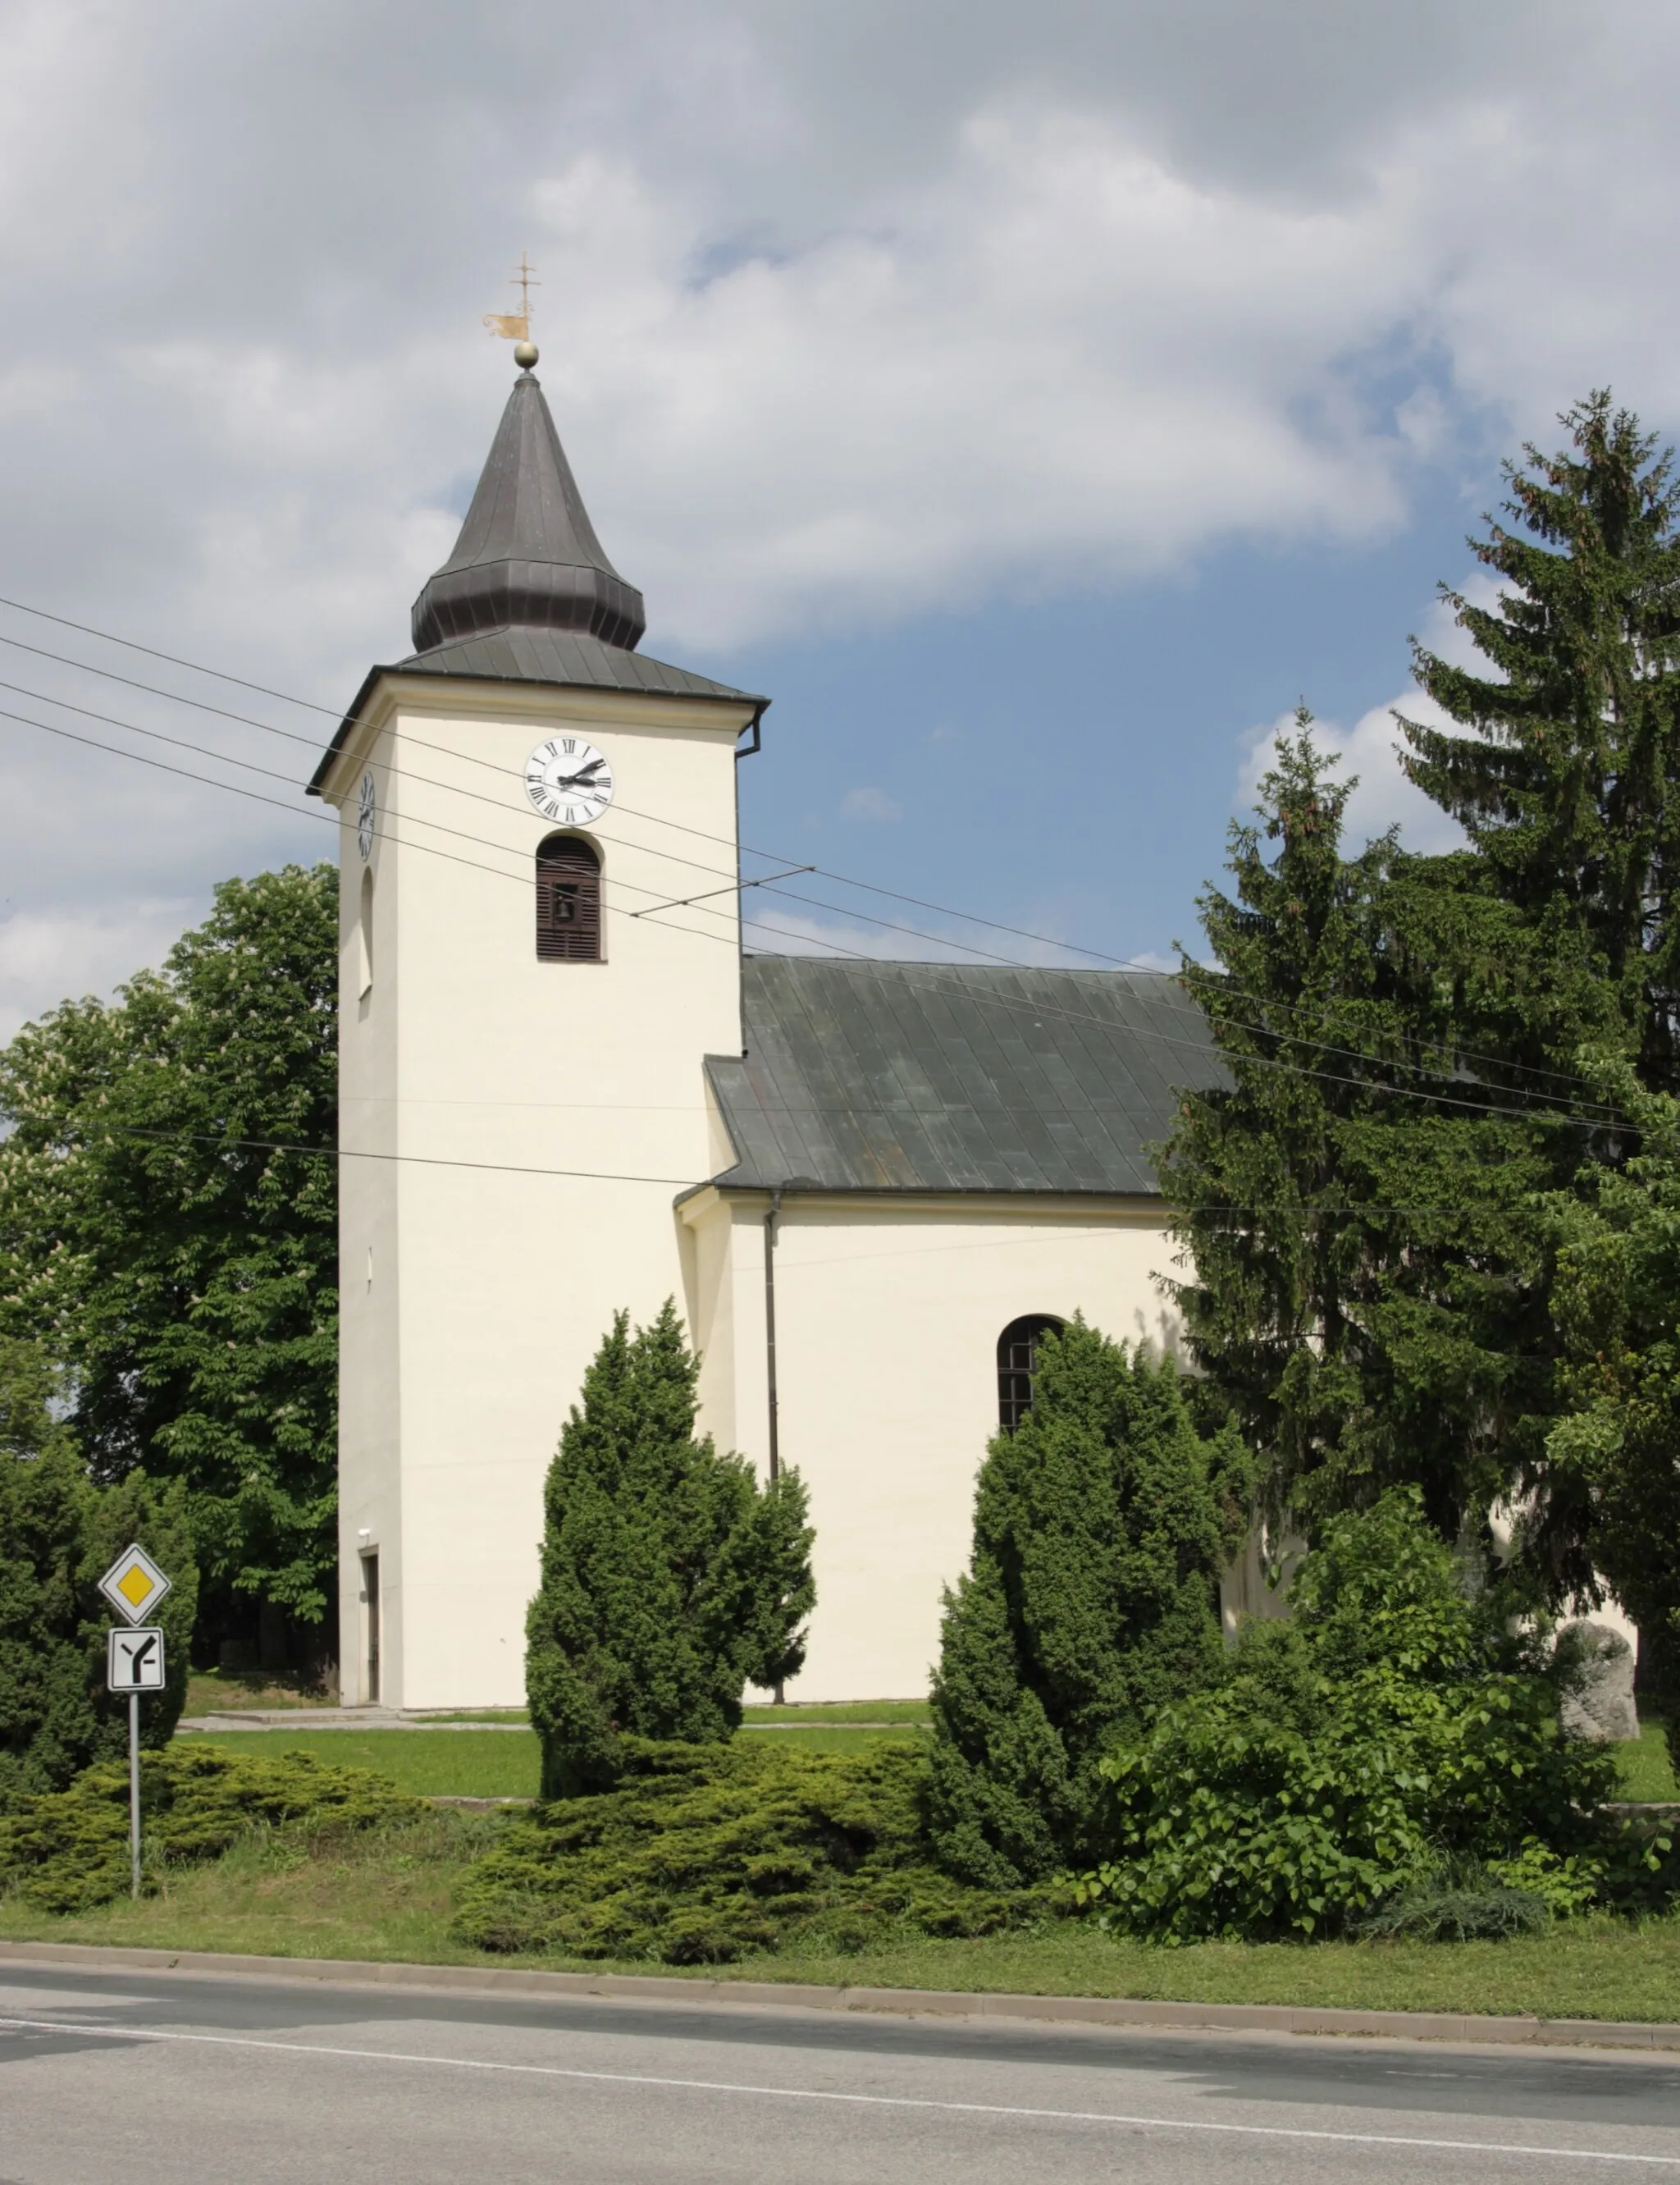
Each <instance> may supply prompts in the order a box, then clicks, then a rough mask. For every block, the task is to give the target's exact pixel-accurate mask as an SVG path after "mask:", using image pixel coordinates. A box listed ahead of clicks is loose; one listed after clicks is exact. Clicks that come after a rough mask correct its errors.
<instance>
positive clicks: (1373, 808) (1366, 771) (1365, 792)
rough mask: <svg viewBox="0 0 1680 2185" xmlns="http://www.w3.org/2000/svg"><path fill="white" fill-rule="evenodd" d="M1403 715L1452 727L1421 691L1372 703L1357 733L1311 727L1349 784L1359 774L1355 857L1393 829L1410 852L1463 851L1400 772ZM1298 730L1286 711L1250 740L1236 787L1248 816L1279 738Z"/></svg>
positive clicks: (1351, 839)
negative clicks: (1398, 718)
mask: <svg viewBox="0 0 1680 2185" xmlns="http://www.w3.org/2000/svg"><path fill="white" fill-rule="evenodd" d="M1396 712H1403V713H1404V715H1405V716H1406V718H1408V719H1409V720H1413V721H1417V722H1420V723H1421V724H1422V725H1423V726H1424V727H1426V728H1445V729H1450V728H1451V727H1452V725H1453V724H1452V723H1451V721H1450V720H1448V718H1447V716H1446V715H1445V714H1444V713H1443V712H1442V711H1441V709H1440V707H1438V706H1437V705H1436V704H1435V703H1434V701H1432V699H1429V698H1426V697H1425V696H1423V694H1422V692H1421V691H1419V690H1408V691H1403V692H1401V693H1400V694H1399V695H1398V696H1396V697H1394V698H1393V699H1391V700H1389V701H1388V702H1387V704H1385V705H1381V706H1373V707H1371V708H1370V712H1365V713H1361V714H1360V716H1359V718H1358V720H1356V721H1355V722H1354V723H1353V726H1352V728H1351V729H1342V728H1341V727H1338V725H1337V724H1336V723H1335V722H1334V721H1325V720H1315V721H1314V723H1313V731H1312V733H1313V740H1314V743H1316V744H1317V746H1319V748H1320V751H1324V752H1336V753H1337V755H1338V756H1339V758H1340V761H1341V763H1340V764H1339V766H1338V767H1337V769H1336V771H1337V775H1338V776H1339V777H1340V778H1341V779H1342V780H1346V779H1347V777H1348V775H1350V774H1353V775H1356V776H1357V777H1358V785H1357V786H1356V787H1355V789H1354V791H1353V795H1352V796H1350V797H1349V798H1348V804H1347V809H1346V812H1345V813H1344V815H1343V832H1342V843H1343V848H1344V852H1345V853H1346V854H1347V855H1348V856H1350V857H1351V856H1353V854H1354V853H1355V852H1357V851H1359V850H1360V849H1361V848H1363V847H1364V846H1365V843H1366V842H1368V841H1371V840H1372V839H1373V838H1374V837H1375V836H1376V835H1382V834H1386V833H1387V830H1389V828H1390V827H1398V829H1399V830H1400V840H1401V841H1402V842H1403V843H1404V845H1405V847H1407V848H1408V849H1409V850H1417V851H1420V852H1431V851H1437V850H1454V849H1460V848H1462V847H1463V846H1464V840H1465V838H1464V835H1463V834H1462V832H1461V831H1460V828H1459V825H1458V823H1457V821H1456V820H1454V819H1450V818H1449V817H1448V814H1447V813H1444V812H1443V811H1442V809H1441V808H1440V807H1439V806H1438V805H1437V804H1432V803H1431V802H1430V801H1429V799H1428V798H1427V797H1426V796H1425V795H1424V793H1423V791H1421V790H1420V789H1416V788H1414V787H1413V785H1412V784H1411V783H1410V782H1409V780H1407V779H1406V776H1405V774H1404V773H1403V772H1402V771H1401V768H1400V763H1399V758H1398V753H1399V752H1400V751H1401V750H1403V749H1404V747H1405V738H1404V735H1402V734H1401V732H1400V728H1399V724H1398V722H1397V721H1396V720H1395V718H1394V715H1395V713H1396ZM1294 732H1295V720H1294V716H1293V714H1292V713H1282V714H1280V715H1279V717H1278V718H1277V719H1276V720H1275V721H1270V722H1268V723H1267V724H1266V725H1265V727H1264V728H1261V729H1254V730H1253V733H1252V735H1250V737H1249V739H1248V741H1247V746H1246V748H1245V750H1244V752H1243V756H1242V768H1241V772H1240V774H1239V776H1238V780H1237V789H1236V804H1237V808H1238V810H1239V812H1240V813H1242V816H1243V817H1244V818H1245V819H1246V818H1247V815H1248V813H1250V812H1251V811H1252V809H1253V806H1254V804H1255V802H1256V800H1257V799H1258V797H1259V788H1260V778H1261V776H1262V775H1263V774H1264V773H1265V772H1266V771H1267V769H1268V768H1270V766H1271V764H1272V763H1273V759H1274V756H1275V746H1276V740H1277V738H1278V737H1279V736H1280V735H1293V734H1294Z"/></svg>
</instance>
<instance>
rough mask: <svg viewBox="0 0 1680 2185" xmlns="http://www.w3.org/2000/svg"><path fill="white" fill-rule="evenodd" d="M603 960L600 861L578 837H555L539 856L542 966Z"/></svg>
mask: <svg viewBox="0 0 1680 2185" xmlns="http://www.w3.org/2000/svg"><path fill="white" fill-rule="evenodd" d="M600 960H601V947H600V858H598V857H597V856H596V854H595V852H594V847H593V846H592V845H591V844H590V843H589V842H587V841H584V840H583V837H582V836H581V835H550V836H549V837H548V839H547V841H544V842H543V843H542V844H540V845H539V848H538V851H537V961H538V962H539V964H599V963H600Z"/></svg>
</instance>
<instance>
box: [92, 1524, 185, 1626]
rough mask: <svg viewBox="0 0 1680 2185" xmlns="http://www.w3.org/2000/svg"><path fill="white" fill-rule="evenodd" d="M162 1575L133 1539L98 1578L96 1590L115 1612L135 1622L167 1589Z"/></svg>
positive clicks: (167, 1586)
mask: <svg viewBox="0 0 1680 2185" xmlns="http://www.w3.org/2000/svg"><path fill="white" fill-rule="evenodd" d="M171 1583H172V1581H171V1580H170V1579H166V1578H165V1576H164V1574H163V1573H162V1572H161V1571H160V1570H159V1568H158V1566H157V1565H156V1564H155V1563H154V1562H153V1561H152V1558H151V1557H150V1556H148V1554H147V1552H146V1551H145V1549H144V1548H142V1547H141V1546H140V1545H138V1544H136V1545H134V1546H132V1547H127V1548H125V1549H124V1550H123V1551H122V1553H121V1554H120V1556H118V1557H117V1559H116V1561H115V1562H114V1563H113V1564H112V1565H111V1567H110V1568H109V1570H108V1571H107V1572H106V1573H105V1575H104V1576H103V1578H102V1579H100V1581H99V1590H100V1592H101V1593H103V1595H104V1596H105V1598H106V1600H107V1601H109V1602H110V1604H111V1606H112V1607H113V1608H114V1609H115V1611H116V1612H117V1614H118V1615H119V1616H121V1617H126V1618H127V1620H128V1622H129V1623H139V1622H140V1621H141V1619H142V1618H143V1617H145V1616H147V1615H148V1614H149V1613H150V1612H151V1611H152V1610H153V1609H154V1608H155V1607H157V1605H158V1603H159V1601H161V1600H162V1599H163V1597H164V1595H165V1594H166V1593H167V1592H168V1591H169V1590H170V1584H171Z"/></svg>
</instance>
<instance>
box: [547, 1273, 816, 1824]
mask: <svg viewBox="0 0 1680 2185" xmlns="http://www.w3.org/2000/svg"><path fill="white" fill-rule="evenodd" d="M699 1371H700V1361H699V1360H698V1359H697V1358H696V1357H695V1354H694V1353H693V1352H692V1351H691V1350H689V1345H688V1342H687V1339H686V1338H685V1336H684V1330H683V1325H682V1322H680V1321H679V1320H678V1317H677V1312H676V1308H675V1305H673V1304H672V1303H670V1302H669V1301H667V1304H666V1305H665V1306H664V1308H663V1310H661V1313H660V1315H659V1317H658V1318H657V1319H656V1321H655V1322H653V1323H652V1325H651V1326H650V1327H642V1328H638V1329H636V1330H635V1331H634V1333H632V1332H631V1329H630V1323H629V1316H628V1313H622V1312H621V1313H619V1314H617V1316H615V1318H614V1320H613V1323H612V1327H611V1331H610V1332H609V1333H608V1334H607V1336H606V1339H605V1340H604V1341H603V1343H602V1344H601V1347H600V1350H599V1351H598V1352H597V1353H596V1355H595V1357H594V1361H593V1362H592V1364H591V1365H590V1366H589V1372H587V1373H586V1374H585V1376H584V1378H583V1394H582V1401H581V1403H580V1404H579V1405H574V1406H573V1408H572V1412H571V1415H570V1416H569V1417H568V1418H567V1422H566V1424H565V1426H564V1428H562V1429H561V1438H560V1448H559V1450H558V1452H557V1453H556V1455H555V1459H554V1461H553V1463H552V1464H551V1465H550V1467H549V1476H548V1481H547V1484H546V1487H545V1489H544V1532H543V1551H542V1579H541V1583H540V1585H539V1590H538V1592H537V1595H536V1598H535V1599H534V1600H533V1601H532V1603H531V1607H530V1612H529V1615H528V1617H527V1622H526V1640H527V1644H526V1690H527V1696H528V1698H529V1701H530V1705H531V1720H532V1723H533V1726H534V1728H535V1729H536V1730H537V1733H538V1735H539V1737H540V1739H541V1741H542V1748H543V1780H542V1790H543V1796H544V1797H549V1798H558V1797H575V1796H577V1795H578V1793H580V1792H582V1791H592V1790H599V1789H602V1788H605V1787H606V1785H610V1784H611V1783H612V1782H613V1781H615V1780H617V1775H618V1774H619V1771H620V1745H619V1741H620V1739H621V1737H622V1736H624V1735H633V1736H639V1737H652V1738H671V1739H676V1740H680V1741H684V1742H688V1743H694V1744H704V1743H707V1742H710V1741H715V1740H718V1739H722V1738H726V1737H728V1736H729V1735H731V1734H732V1733H733V1732H734V1730H735V1729H736V1728H737V1727H738V1726H739V1724H740V1718H741V1693H742V1690H743V1687H744V1686H745V1685H747V1684H749V1683H751V1684H756V1685H773V1684H775V1683H776V1682H777V1681H778V1680H779V1679H781V1678H784V1677H790V1676H792V1675H793V1674H795V1671H796V1670H797V1669H798V1668H799V1665H800V1663H801V1661H802V1659H803V1657H804V1646H805V1635H804V1629H803V1626H804V1622H805V1619H806V1618H807V1616H808V1615H809V1613H810V1611H811V1609H812V1605H813V1603H814V1601H815V1599H816V1589H815V1586H814V1584H813V1582H812V1576H811V1560H810V1556H811V1543H812V1537H813V1535H812V1531H811V1528H810V1526H809V1524H808V1523H807V1508H806V1496H805V1490H804V1488H803V1486H802V1485H801V1482H800V1479H799V1476H798V1474H797V1473H795V1472H791V1471H784V1473H782V1475H781V1477H780V1478H779V1479H777V1480H776V1481H774V1482H773V1483H767V1484H764V1485H762V1486H761V1485H760V1484H758V1483H757V1481H756V1479H755V1478H754V1476H753V1472H752V1468H751V1466H750V1465H749V1464H748V1463H747V1462H746V1461H745V1459H744V1458H742V1457H739V1456H725V1455H723V1454H720V1452H719V1451H718V1450H716V1449H715V1448H714V1447H713V1446H712V1440H711V1438H710V1436H709V1435H708V1436H706V1437H705V1438H703V1439H696V1438H695V1431H694V1428H695V1409H696V1401H695V1383H696V1379H697V1377H698V1374H699Z"/></svg>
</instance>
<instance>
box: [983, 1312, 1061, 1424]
mask: <svg viewBox="0 0 1680 2185" xmlns="http://www.w3.org/2000/svg"><path fill="white" fill-rule="evenodd" d="M1063 1325H1064V1323H1063V1322H1061V1321H1059V1320H1058V1319H1057V1317H1056V1316H1055V1314H1054V1313H1052V1312H1029V1313H1024V1314H1023V1315H1022V1316H1021V1317H1020V1319H1019V1320H1012V1321H1011V1322H1010V1323H1009V1325H1008V1326H1007V1327H1006V1328H1005V1329H1004V1331H1003V1333H1002V1335H1000V1336H999V1337H998V1338H997V1422H998V1424H999V1425H1000V1426H1001V1427H1002V1428H1003V1429H1004V1431H1005V1433H1013V1432H1014V1430H1015V1428H1017V1427H1018V1426H1019V1424H1020V1423H1021V1421H1022V1420H1023V1419H1024V1418H1025V1417H1026V1415H1027V1413H1028V1412H1029V1411H1030V1410H1031V1409H1032V1380H1033V1374H1034V1373H1035V1371H1036V1370H1037V1366H1038V1346H1039V1344H1041V1343H1042V1342H1043V1340H1044V1338H1045V1337H1046V1336H1047V1335H1054V1334H1057V1333H1058V1332H1059V1331H1060V1329H1061V1328H1062V1327H1063Z"/></svg>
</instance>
